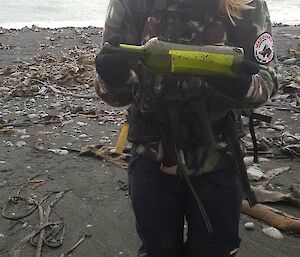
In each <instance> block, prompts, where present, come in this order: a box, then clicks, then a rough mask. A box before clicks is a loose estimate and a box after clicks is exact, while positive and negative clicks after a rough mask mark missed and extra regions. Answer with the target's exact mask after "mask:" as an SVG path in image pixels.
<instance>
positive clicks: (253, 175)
mask: <svg viewBox="0 0 300 257" xmlns="http://www.w3.org/2000/svg"><path fill="white" fill-rule="evenodd" d="M247 174H248V178H249V180H252V181H253V180H254V181H258V180H260V179H261V178H262V177H263V175H264V173H263V172H262V170H261V169H260V167H259V166H257V165H254V164H253V165H252V166H250V167H249V168H248V169H247Z"/></svg>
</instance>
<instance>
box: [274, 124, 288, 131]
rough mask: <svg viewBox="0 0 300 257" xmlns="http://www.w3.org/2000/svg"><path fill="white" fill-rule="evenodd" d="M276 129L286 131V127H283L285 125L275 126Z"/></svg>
mask: <svg viewBox="0 0 300 257" xmlns="http://www.w3.org/2000/svg"><path fill="white" fill-rule="evenodd" d="M274 129H276V130H280V131H281V130H284V129H285V127H284V126H283V125H275V126H274Z"/></svg>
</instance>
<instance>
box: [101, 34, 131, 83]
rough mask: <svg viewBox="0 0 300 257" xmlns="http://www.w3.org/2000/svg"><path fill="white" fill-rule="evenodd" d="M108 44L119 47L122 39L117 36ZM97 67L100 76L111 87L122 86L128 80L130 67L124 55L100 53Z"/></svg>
mask: <svg viewBox="0 0 300 257" xmlns="http://www.w3.org/2000/svg"><path fill="white" fill-rule="evenodd" d="M108 42H109V43H110V44H112V45H114V46H117V45H119V43H120V38H119V36H117V35H116V36H113V37H112V38H111V39H110V40H109V41H108ZM95 65H96V70H97V73H98V74H99V76H100V77H101V78H102V79H103V80H104V81H105V82H106V83H107V84H109V85H111V86H114V85H120V84H122V83H124V82H126V81H127V80H128V77H129V71H130V66H129V63H128V57H127V56H126V55H125V54H124V53H99V54H98V55H97V56H96V59H95Z"/></svg>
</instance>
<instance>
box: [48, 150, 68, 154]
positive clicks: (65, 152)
mask: <svg viewBox="0 0 300 257" xmlns="http://www.w3.org/2000/svg"><path fill="white" fill-rule="evenodd" d="M48 151H49V152H52V153H56V154H58V155H67V154H68V153H69V151H68V150H64V149H48Z"/></svg>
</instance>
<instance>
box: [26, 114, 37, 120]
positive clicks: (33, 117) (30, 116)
mask: <svg viewBox="0 0 300 257" xmlns="http://www.w3.org/2000/svg"><path fill="white" fill-rule="evenodd" d="M36 116H37V115H36V114H34V113H31V114H28V118H29V119H35V118H36Z"/></svg>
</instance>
